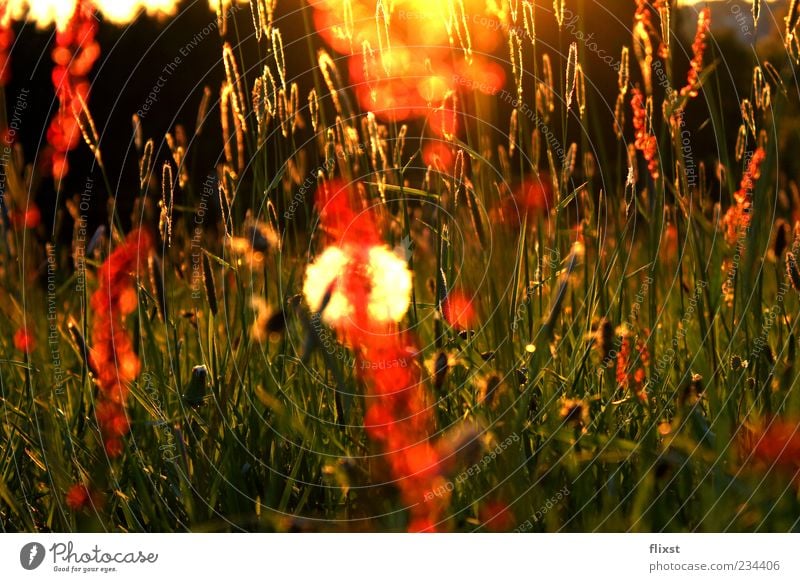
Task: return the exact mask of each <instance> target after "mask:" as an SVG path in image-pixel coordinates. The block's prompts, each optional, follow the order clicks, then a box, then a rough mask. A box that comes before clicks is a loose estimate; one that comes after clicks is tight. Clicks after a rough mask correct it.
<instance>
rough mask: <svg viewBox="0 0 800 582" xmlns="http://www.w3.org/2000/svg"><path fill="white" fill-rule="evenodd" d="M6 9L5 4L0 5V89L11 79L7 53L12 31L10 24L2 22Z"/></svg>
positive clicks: (9, 47) (12, 36)
mask: <svg viewBox="0 0 800 582" xmlns="http://www.w3.org/2000/svg"><path fill="white" fill-rule="evenodd" d="M7 9H8V7H7V6H6V4H5V2H3V3H0V87H3V86H4V85H6V84H8V81H9V80H10V79H11V58H10V57H9V55H8V51H9V50H10V49H11V45H12V44H13V43H14V31H13V30H11V23H10V22H4V21H5V20H6V18H7V15H6V11H7Z"/></svg>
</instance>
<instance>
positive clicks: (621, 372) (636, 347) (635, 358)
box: [617, 333, 650, 403]
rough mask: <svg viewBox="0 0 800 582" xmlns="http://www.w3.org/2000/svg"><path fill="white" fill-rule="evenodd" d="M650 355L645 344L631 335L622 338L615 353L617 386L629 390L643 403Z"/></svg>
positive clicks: (645, 399)
mask: <svg viewBox="0 0 800 582" xmlns="http://www.w3.org/2000/svg"><path fill="white" fill-rule="evenodd" d="M649 360H650V353H649V351H648V349H647V344H645V343H644V341H642V340H641V339H639V338H635V337H634V336H633V335H632V334H630V333H626V334H625V335H623V337H622V343H621V345H620V349H619V353H617V385H618V387H619V388H621V389H623V390H631V391H632V392H633V393H635V394H636V396H637V397H638V398H639V400H641V401H642V402H643V403H645V402H647V393H646V392H645V382H646V380H647V369H646V368H647V364H648V363H649Z"/></svg>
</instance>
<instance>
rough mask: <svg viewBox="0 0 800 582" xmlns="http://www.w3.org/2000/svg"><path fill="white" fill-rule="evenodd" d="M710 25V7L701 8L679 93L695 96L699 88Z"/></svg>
mask: <svg viewBox="0 0 800 582" xmlns="http://www.w3.org/2000/svg"><path fill="white" fill-rule="evenodd" d="M710 27H711V9H710V8H703V9H702V10H701V11H700V14H699V15H698V16H697V32H695V35H694V42H693V43H692V60H691V61H690V63H689V66H690V67H691V68H690V69H689V75H688V77H687V79H686V86H684V87H683V88H682V89H681V95H684V96H685V95H688V96H689V97H697V93H698V91H699V90H700V73H701V71H702V70H703V55H704V53H705V50H706V38H707V37H708V31H709V28H710Z"/></svg>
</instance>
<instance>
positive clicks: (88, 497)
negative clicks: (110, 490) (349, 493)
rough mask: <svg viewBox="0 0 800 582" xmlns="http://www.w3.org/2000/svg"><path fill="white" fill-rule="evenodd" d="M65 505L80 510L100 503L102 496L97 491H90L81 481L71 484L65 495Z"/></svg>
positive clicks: (73, 509)
mask: <svg viewBox="0 0 800 582" xmlns="http://www.w3.org/2000/svg"><path fill="white" fill-rule="evenodd" d="M65 500H66V502H67V507H69V508H70V509H71V510H72V511H81V510H83V509H87V508H89V507H91V506H99V505H102V502H103V497H102V495H100V493H99V492H96V491H91V490H90V489H89V488H88V487H87V486H86V485H84V484H83V483H75V484H74V485H72V486H71V487H70V488H69V490H68V491H67V494H66V496H65Z"/></svg>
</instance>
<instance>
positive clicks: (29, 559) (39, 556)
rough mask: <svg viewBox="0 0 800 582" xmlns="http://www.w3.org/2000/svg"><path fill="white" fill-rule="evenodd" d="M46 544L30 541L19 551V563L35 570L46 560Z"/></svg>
mask: <svg viewBox="0 0 800 582" xmlns="http://www.w3.org/2000/svg"><path fill="white" fill-rule="evenodd" d="M44 554H45V551H44V546H43V545H42V544H40V543H39V542H30V543H29V544H25V545H24V546H22V549H21V550H20V551H19V563H20V564H22V567H23V568H25V569H26V570H35V569H36V568H38V567H39V566H41V565H42V562H44Z"/></svg>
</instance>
